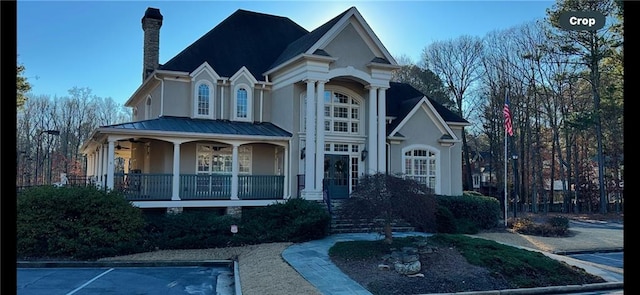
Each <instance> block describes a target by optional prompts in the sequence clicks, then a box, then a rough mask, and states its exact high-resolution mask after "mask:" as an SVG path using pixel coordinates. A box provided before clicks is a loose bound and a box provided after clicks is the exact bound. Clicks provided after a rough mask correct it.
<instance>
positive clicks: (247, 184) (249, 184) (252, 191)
mask: <svg viewBox="0 0 640 295" xmlns="http://www.w3.org/2000/svg"><path fill="white" fill-rule="evenodd" d="M283 194H284V176H283V175H238V198H240V199H243V200H257V199H282V195H283Z"/></svg>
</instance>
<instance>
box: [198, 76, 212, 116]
mask: <svg viewBox="0 0 640 295" xmlns="http://www.w3.org/2000/svg"><path fill="white" fill-rule="evenodd" d="M209 92H210V88H209V85H207V84H204V83H203V84H200V85H198V95H197V99H196V115H198V116H209V113H210V104H211V103H210V101H209V98H210V95H209Z"/></svg>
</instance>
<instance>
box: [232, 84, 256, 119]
mask: <svg viewBox="0 0 640 295" xmlns="http://www.w3.org/2000/svg"><path fill="white" fill-rule="evenodd" d="M252 97H253V95H252V94H251V89H250V88H249V87H248V86H247V85H244V84H241V85H238V86H237V87H236V92H235V100H234V102H233V108H234V112H233V115H234V119H235V120H239V121H251V120H252V119H251V109H252V102H253V100H252Z"/></svg>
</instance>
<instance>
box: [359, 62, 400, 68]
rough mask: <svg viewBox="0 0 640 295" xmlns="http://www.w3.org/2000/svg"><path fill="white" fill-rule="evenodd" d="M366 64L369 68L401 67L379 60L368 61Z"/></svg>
mask: <svg viewBox="0 0 640 295" xmlns="http://www.w3.org/2000/svg"><path fill="white" fill-rule="evenodd" d="M366 66H367V67H369V68H377V69H389V70H397V69H400V68H401V66H399V65H393V64H383V63H379V62H370V63H367V64H366Z"/></svg>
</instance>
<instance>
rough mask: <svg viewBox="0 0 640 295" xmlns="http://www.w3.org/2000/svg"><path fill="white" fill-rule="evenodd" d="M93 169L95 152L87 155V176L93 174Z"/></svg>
mask: <svg viewBox="0 0 640 295" xmlns="http://www.w3.org/2000/svg"><path fill="white" fill-rule="evenodd" d="M92 171H93V153H90V154H89V155H87V172H86V173H85V176H89V175H91V173H93V172H92Z"/></svg>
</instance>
